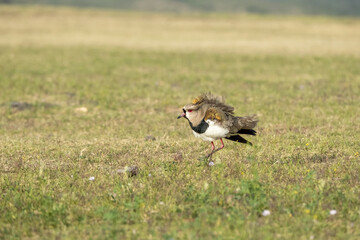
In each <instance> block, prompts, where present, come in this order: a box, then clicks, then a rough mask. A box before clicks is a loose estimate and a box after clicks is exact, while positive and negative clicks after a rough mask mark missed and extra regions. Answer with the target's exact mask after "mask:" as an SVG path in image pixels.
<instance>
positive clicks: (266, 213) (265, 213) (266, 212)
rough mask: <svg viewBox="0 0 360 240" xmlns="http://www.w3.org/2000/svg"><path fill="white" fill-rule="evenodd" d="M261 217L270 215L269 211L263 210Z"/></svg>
mask: <svg viewBox="0 0 360 240" xmlns="http://www.w3.org/2000/svg"><path fill="white" fill-rule="evenodd" d="M261 215H263V216H264V217H266V216H269V215H270V210H264V211H263V212H262V213H261Z"/></svg>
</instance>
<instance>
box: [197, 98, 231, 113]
mask: <svg viewBox="0 0 360 240" xmlns="http://www.w3.org/2000/svg"><path fill="white" fill-rule="evenodd" d="M192 104H194V105H200V104H208V105H210V107H214V108H217V109H219V110H221V111H222V112H224V113H226V114H230V115H233V114H234V108H233V107H232V106H230V105H228V104H225V101H224V99H223V98H222V97H218V96H214V95H212V94H211V93H205V94H202V95H200V96H198V97H196V98H194V99H193V100H192Z"/></svg>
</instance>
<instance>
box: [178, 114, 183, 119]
mask: <svg viewBox="0 0 360 240" xmlns="http://www.w3.org/2000/svg"><path fill="white" fill-rule="evenodd" d="M182 117H185V113H182V114H181V115H179V116H178V117H177V119H179V118H182Z"/></svg>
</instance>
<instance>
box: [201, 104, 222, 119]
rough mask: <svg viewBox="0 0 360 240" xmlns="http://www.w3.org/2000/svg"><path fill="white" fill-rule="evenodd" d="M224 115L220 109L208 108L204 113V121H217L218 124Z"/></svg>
mask: <svg viewBox="0 0 360 240" xmlns="http://www.w3.org/2000/svg"><path fill="white" fill-rule="evenodd" d="M224 117H225V114H224V112H223V111H222V110H221V109H218V108H215V107H210V108H208V110H207V111H206V113H205V117H204V120H205V121H206V120H212V121H214V120H217V121H219V122H222V121H223V120H224Z"/></svg>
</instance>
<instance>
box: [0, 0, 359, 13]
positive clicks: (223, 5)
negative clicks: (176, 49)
mask: <svg viewBox="0 0 360 240" xmlns="http://www.w3.org/2000/svg"><path fill="white" fill-rule="evenodd" d="M0 3H7V4H47V5H62V6H64V5H66V6H77V7H92V8H116V9H123V10H141V11H171V12H189V11H196V12H198V11H205V12H248V13H259V14H320V15H339V16H359V15H360V1H359V0H341V1H339V0H311V1H309V0H308V1H304V0H241V1H236V0H223V1H217V0H207V1H204V0H152V1H148V0H122V1H117V0H102V1H98V0H0Z"/></svg>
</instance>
